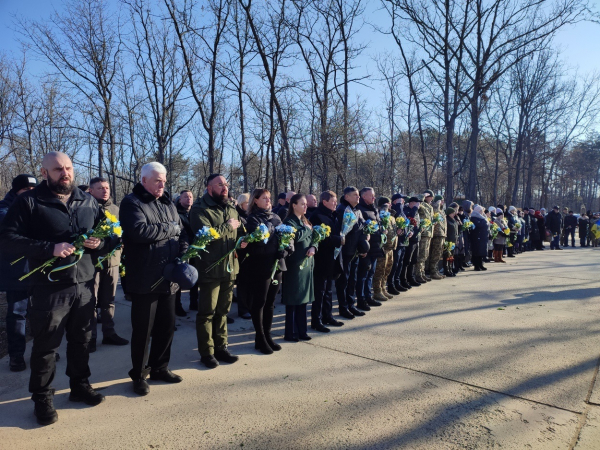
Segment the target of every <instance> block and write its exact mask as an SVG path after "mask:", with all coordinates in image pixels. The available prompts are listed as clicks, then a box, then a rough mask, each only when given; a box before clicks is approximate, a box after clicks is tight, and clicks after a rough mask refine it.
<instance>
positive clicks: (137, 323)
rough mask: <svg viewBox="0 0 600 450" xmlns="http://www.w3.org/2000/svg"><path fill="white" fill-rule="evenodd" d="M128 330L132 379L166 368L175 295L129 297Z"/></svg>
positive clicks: (173, 322) (173, 330)
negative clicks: (129, 331)
mask: <svg viewBox="0 0 600 450" xmlns="http://www.w3.org/2000/svg"><path fill="white" fill-rule="evenodd" d="M131 328H132V330H131V362H132V365H133V368H132V369H131V370H130V371H129V376H130V377H131V379H132V380H137V379H140V378H146V376H147V375H148V373H149V372H150V371H151V370H152V372H155V371H156V372H157V371H160V370H163V369H166V368H167V367H168V365H169V360H170V359H171V344H172V343H173V334H174V332H175V294H169V293H162V294H131ZM150 337H152V348H151V349H150V354H148V347H149V344H150ZM146 361H147V363H146Z"/></svg>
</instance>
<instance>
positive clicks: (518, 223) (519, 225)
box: [515, 222, 522, 231]
mask: <svg viewBox="0 0 600 450" xmlns="http://www.w3.org/2000/svg"><path fill="white" fill-rule="evenodd" d="M521 226H522V225H521V222H515V229H516V230H517V231H518V230H520V229H521Z"/></svg>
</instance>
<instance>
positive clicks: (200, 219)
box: [190, 193, 254, 283]
mask: <svg viewBox="0 0 600 450" xmlns="http://www.w3.org/2000/svg"><path fill="white" fill-rule="evenodd" d="M239 218H240V216H239V214H238V212H237V210H236V209H235V206H233V203H231V202H228V203H226V204H224V205H222V204H218V203H217V202H216V201H215V200H214V199H213V198H212V197H211V196H210V195H209V194H208V193H206V194H204V195H203V196H202V197H200V198H198V199H197V200H196V201H195V202H194V204H193V205H192V209H191V210H190V225H191V226H192V231H193V232H194V234H195V233H197V232H198V230H199V229H200V228H202V227H204V226H208V227H212V228H214V229H215V230H216V231H217V233H219V235H220V236H221V237H220V238H219V239H215V240H214V241H212V242H211V243H209V244H208V245H207V246H206V252H202V255H200V259H199V260H198V262H197V264H196V269H198V274H199V280H200V281H199V282H200V283H202V282H208V281H211V280H223V279H229V280H234V279H235V277H236V275H237V274H238V272H239V264H238V259H237V255H236V252H233V253H231V254H230V255H229V256H228V257H227V258H226V259H225V260H224V261H222V262H221V263H220V264H218V265H217V266H216V267H214V268H213V269H211V270H210V271H208V272H206V269H207V268H208V267H209V266H210V265H211V264H213V263H216V262H217V261H218V260H219V259H221V258H222V257H223V256H225V254H227V252H229V251H231V250H233V249H234V248H235V245H236V243H237V240H238V238H239V237H241V236H243V235H244V230H243V228H242V226H241V225H240V227H239V228H237V229H235V230H234V229H232V228H231V227H230V226H229V224H228V223H227V221H228V220H229V219H236V220H239ZM253 231H254V230H253ZM228 267H229V269H230V271H228V270H227V268H228Z"/></svg>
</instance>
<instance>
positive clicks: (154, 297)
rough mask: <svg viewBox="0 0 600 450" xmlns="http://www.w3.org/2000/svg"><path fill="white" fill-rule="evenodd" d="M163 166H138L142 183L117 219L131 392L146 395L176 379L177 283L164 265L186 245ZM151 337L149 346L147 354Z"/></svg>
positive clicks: (175, 381)
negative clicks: (127, 301)
mask: <svg viewBox="0 0 600 450" xmlns="http://www.w3.org/2000/svg"><path fill="white" fill-rule="evenodd" d="M166 181H167V169H166V168H165V167H164V166H163V165H162V164H160V163H158V162H150V163H148V164H145V165H144V166H143V167H142V170H141V174H140V182H139V183H138V184H136V185H135V186H134V187H133V192H132V193H131V194H129V195H127V196H125V198H124V199H123V201H122V202H121V207H120V219H121V224H122V226H123V251H124V253H125V259H126V261H127V291H128V293H129V295H130V296H131V299H132V301H131V328H132V330H131V363H132V368H131V370H130V371H129V376H130V377H131V379H132V380H133V391H134V392H135V393H136V394H138V395H147V394H148V393H149V392H150V387H149V385H148V383H147V381H146V377H147V376H148V374H149V375H150V379H151V380H161V381H166V382H168V383H179V382H180V381H181V377H180V376H179V375H176V374H174V373H173V372H171V371H170V370H169V367H168V366H169V361H170V358H171V344H172V342H173V333H174V332H175V293H176V292H177V289H178V287H179V286H178V285H177V284H174V283H171V282H170V281H168V280H166V279H165V278H164V277H163V273H164V270H165V267H167V265H169V264H171V263H173V262H175V260H176V259H177V258H178V257H179V256H180V255H182V254H183V253H184V252H185V251H186V250H187V248H188V244H189V243H188V236H187V233H186V232H185V229H184V228H183V226H182V223H181V219H180V217H179V214H178V213H177V208H176V207H175V204H174V203H173V202H172V201H171V198H170V196H169V194H168V193H167V192H166V191H165V184H166ZM150 336H152V346H151V348H150V353H148V347H149V345H150Z"/></svg>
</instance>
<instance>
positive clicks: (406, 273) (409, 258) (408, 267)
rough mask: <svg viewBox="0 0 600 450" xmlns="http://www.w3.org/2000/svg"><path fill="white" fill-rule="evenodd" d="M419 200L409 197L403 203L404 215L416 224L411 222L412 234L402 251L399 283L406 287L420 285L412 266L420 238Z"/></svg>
mask: <svg viewBox="0 0 600 450" xmlns="http://www.w3.org/2000/svg"><path fill="white" fill-rule="evenodd" d="M420 203H421V200H420V199H419V198H418V197H410V198H409V199H408V204H407V205H404V215H405V216H406V218H407V219H408V220H409V221H410V219H414V222H415V223H416V225H414V224H413V230H412V236H411V237H410V239H409V240H408V246H407V247H406V251H405V252H404V264H403V267H402V272H401V274H400V285H401V286H403V287H405V288H406V289H410V288H411V287H417V286H421V283H419V282H418V281H417V280H416V279H415V274H414V268H415V264H416V263H417V257H418V255H419V240H420V236H421V233H420V231H421V230H420V229H419V223H420V220H421V218H420V217H419V204H420Z"/></svg>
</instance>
